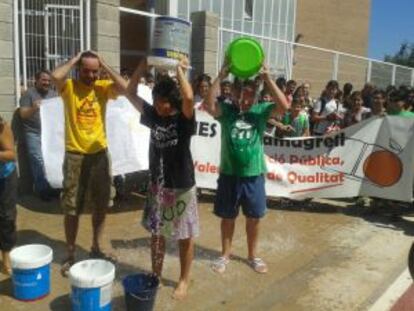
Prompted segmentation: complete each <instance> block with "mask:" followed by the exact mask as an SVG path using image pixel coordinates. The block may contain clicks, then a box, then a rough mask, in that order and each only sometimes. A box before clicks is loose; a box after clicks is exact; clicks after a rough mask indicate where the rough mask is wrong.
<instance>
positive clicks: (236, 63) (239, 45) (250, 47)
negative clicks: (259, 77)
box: [226, 37, 265, 79]
mask: <svg viewBox="0 0 414 311" xmlns="http://www.w3.org/2000/svg"><path fill="white" fill-rule="evenodd" d="M264 56H265V55H264V51H263V48H262V46H261V45H260V43H259V42H257V41H256V40H254V39H251V38H245V37H241V38H237V39H235V40H233V41H232V42H231V43H230V44H229V46H228V47H227V50H226V58H227V62H228V64H229V70H230V72H231V73H232V74H233V75H235V76H236V77H239V78H242V79H247V78H249V77H251V76H254V75H255V74H257V73H258V72H259V70H260V68H261V67H262V65H263V61H264Z"/></svg>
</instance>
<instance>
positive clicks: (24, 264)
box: [10, 244, 53, 269]
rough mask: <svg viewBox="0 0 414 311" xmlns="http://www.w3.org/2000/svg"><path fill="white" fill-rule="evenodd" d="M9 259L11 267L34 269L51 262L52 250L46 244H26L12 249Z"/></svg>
mask: <svg viewBox="0 0 414 311" xmlns="http://www.w3.org/2000/svg"><path fill="white" fill-rule="evenodd" d="M10 259H11V265H12V268H13V269H36V268H40V267H43V266H44V265H47V264H50V263H51V262H52V259H53V250H52V249H51V248H50V247H49V246H47V245H42V244H28V245H24V246H19V247H17V248H15V249H13V250H12V251H11V252H10Z"/></svg>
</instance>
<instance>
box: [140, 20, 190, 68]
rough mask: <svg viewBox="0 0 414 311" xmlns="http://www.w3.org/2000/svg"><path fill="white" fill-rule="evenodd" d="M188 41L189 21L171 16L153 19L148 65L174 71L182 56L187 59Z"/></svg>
mask: <svg viewBox="0 0 414 311" xmlns="http://www.w3.org/2000/svg"><path fill="white" fill-rule="evenodd" d="M190 40H191V23H190V22H189V21H186V20H184V19H180V18H176V17H171V16H159V17H157V18H155V21H154V32H153V34H152V46H151V55H150V56H149V57H148V64H149V65H153V66H155V67H158V68H163V69H174V68H175V67H176V66H177V64H178V62H179V60H180V59H181V58H182V57H183V56H186V57H189V54H190Z"/></svg>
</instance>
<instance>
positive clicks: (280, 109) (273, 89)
mask: <svg viewBox="0 0 414 311" xmlns="http://www.w3.org/2000/svg"><path fill="white" fill-rule="evenodd" d="M262 78H263V80H264V82H265V83H266V85H267V87H268V88H269V91H270V94H272V97H273V100H274V101H275V103H276V106H275V110H276V111H275V112H276V113H277V114H279V115H282V114H283V113H285V111H286V110H288V109H289V104H288V101H287V99H286V96H285V94H283V92H282V91H281V90H280V89H279V88H278V86H277V85H276V83H275V82H274V81H273V80H272V78H271V77H270V73H269V69H268V68H267V66H266V65H263V68H262Z"/></svg>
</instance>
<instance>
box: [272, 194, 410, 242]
mask: <svg viewBox="0 0 414 311" xmlns="http://www.w3.org/2000/svg"><path fill="white" fill-rule="evenodd" d="M329 201H331V202H332V203H321V202H316V201H309V200H303V201H296V200H289V199H284V198H283V199H281V198H277V199H271V200H268V208H269V209H273V210H283V211H291V212H305V213H321V214H334V213H338V214H343V215H346V216H350V217H358V218H361V219H364V220H365V221H367V222H370V223H373V224H374V225H375V226H377V227H381V228H387V229H391V230H398V231H403V232H404V234H405V235H407V236H414V221H410V220H407V219H405V218H403V217H404V216H409V215H413V213H414V207H413V205H412V203H406V202H396V201H388V200H382V202H383V203H384V205H383V206H377V205H375V204H372V201H371V204H365V205H361V204H358V202H357V200H356V199H354V198H346V199H335V200H334V199H329ZM335 201H338V203H339V202H340V204H341V205H335Z"/></svg>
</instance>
